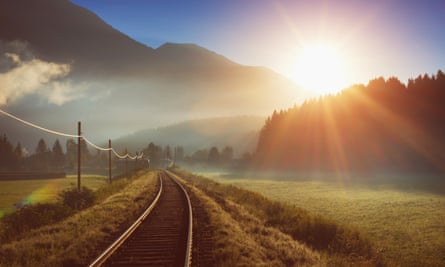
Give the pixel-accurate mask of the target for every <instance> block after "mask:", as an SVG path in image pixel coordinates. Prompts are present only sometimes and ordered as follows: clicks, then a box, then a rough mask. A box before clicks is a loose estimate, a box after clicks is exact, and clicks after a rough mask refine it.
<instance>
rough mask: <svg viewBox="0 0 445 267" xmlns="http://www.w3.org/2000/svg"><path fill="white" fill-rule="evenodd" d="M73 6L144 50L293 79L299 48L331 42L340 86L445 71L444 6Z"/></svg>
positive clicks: (145, 2)
mask: <svg viewBox="0 0 445 267" xmlns="http://www.w3.org/2000/svg"><path fill="white" fill-rule="evenodd" d="M72 2H73V3H75V4H78V5H80V6H83V7H85V8H87V9H89V10H91V11H93V12H94V13H96V14H97V15H99V16H100V17H101V18H102V19H103V20H105V21H106V22H107V23H109V24H111V25H112V26H113V27H115V28H116V29H118V30H120V31H122V32H124V33H125V34H127V35H129V36H130V37H132V38H134V39H136V40H138V41H140V42H142V43H145V44H147V45H148V46H150V47H153V48H156V47H158V46H159V45H161V44H162V43H164V42H176V43H195V44H198V45H200V46H203V47H205V48H207V49H210V50H212V51H215V52H217V53H219V54H222V55H224V56H226V57H228V58H230V59H231V60H234V61H236V62H238V63H241V64H245V65H261V66H266V67H269V68H271V69H273V70H275V71H277V72H279V73H282V74H283V75H285V76H287V77H289V78H291V79H293V80H296V81H297V82H298V75H296V72H297V70H296V68H295V65H296V62H298V61H299V59H300V58H299V55H300V53H301V51H302V49H303V47H306V46H311V45H313V44H330V45H332V46H335V47H336V49H337V51H339V55H341V57H340V58H341V60H343V61H344V63H345V68H344V72H345V73H346V74H347V79H346V80H345V81H344V86H347V85H349V84H353V83H366V82H367V81H368V80H369V79H372V78H375V77H378V76H384V77H390V76H397V77H399V78H400V79H401V80H402V81H403V82H405V81H406V80H407V79H408V78H410V77H415V76H417V75H418V74H422V73H430V74H432V73H436V71H437V70H438V69H442V70H444V69H445V29H444V26H445V15H444V14H445V1H432V0H425V1H417V0H405V1H403V0H375V1H363V0H342V1H320V0H314V1H298V0H296V1H290V0H225V1H217V0H203V1H197V0H195V1H186V0H185V1H173V0H127V1H122V0H73V1H72ZM319 64H324V63H323V62H321V63H319ZM339 86H340V85H339ZM341 86H343V84H342V85H341Z"/></svg>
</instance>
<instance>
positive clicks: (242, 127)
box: [113, 116, 266, 156]
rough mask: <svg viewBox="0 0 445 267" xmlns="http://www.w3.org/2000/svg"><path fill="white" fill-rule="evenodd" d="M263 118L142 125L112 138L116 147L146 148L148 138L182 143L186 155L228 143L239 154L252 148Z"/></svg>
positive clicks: (161, 142)
mask: <svg viewBox="0 0 445 267" xmlns="http://www.w3.org/2000/svg"><path fill="white" fill-rule="evenodd" d="M265 119H266V118H265V117H261V116H237V117H223V118H207V119H200V120H191V121H185V122H181V123H176V124H173V125H169V126H165V127H159V128H150V129H144V130H141V131H137V132H135V133H133V134H130V135H127V136H124V137H121V138H119V139H117V140H115V141H113V142H116V143H117V144H118V145H117V147H118V149H121V150H124V149H125V148H128V149H130V150H132V151H135V150H137V149H141V148H145V147H146V146H147V145H148V144H149V143H150V142H153V143H154V144H156V145H160V146H167V145H170V146H172V147H174V146H182V147H183V148H184V150H185V154H186V155H191V154H193V152H195V151H197V150H199V149H210V148H211V147H212V146H216V147H218V148H220V149H222V148H223V147H225V146H231V147H232V148H233V149H234V152H235V156H239V155H241V154H243V153H244V152H253V151H254V150H255V147H256V145H257V142H258V135H259V129H261V127H262V126H263V125H264V121H265ZM141 144H143V145H144V147H141Z"/></svg>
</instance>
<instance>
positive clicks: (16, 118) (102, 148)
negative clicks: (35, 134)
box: [0, 109, 144, 160]
mask: <svg viewBox="0 0 445 267" xmlns="http://www.w3.org/2000/svg"><path fill="white" fill-rule="evenodd" d="M0 113H1V114H3V115H5V116H8V117H10V118H12V119H14V120H16V121H19V122H21V123H23V124H25V125H28V126H31V127H33V128H36V129H39V130H41V131H44V132H47V133H50V134H54V135H59V136H64V137H70V138H82V139H83V140H85V142H86V143H87V144H89V145H90V146H92V147H94V148H96V149H98V150H101V151H110V150H111V151H112V152H113V154H114V155H115V156H116V157H118V158H120V159H126V158H129V159H132V160H135V159H140V158H142V157H143V155H144V153H141V154H140V155H137V154H136V155H135V156H131V155H130V154H128V153H126V154H125V155H120V154H119V153H118V152H116V150H114V148H112V147H101V146H98V145H96V144H94V143H93V142H91V141H90V140H89V139H88V138H86V137H85V136H83V135H76V134H67V133H62V132H59V131H54V130H51V129H48V128H45V127H42V126H39V125H37V124H34V123H32V122H29V121H26V120H24V119H21V118H19V117H17V116H14V115H12V114H11V113H9V112H6V111H4V110H2V109H0Z"/></svg>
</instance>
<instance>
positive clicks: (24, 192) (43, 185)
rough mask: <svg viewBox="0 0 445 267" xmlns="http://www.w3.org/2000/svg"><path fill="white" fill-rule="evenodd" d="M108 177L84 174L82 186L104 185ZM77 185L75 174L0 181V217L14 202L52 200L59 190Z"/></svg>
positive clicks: (94, 186)
mask: <svg viewBox="0 0 445 267" xmlns="http://www.w3.org/2000/svg"><path fill="white" fill-rule="evenodd" d="M107 183H108V177H105V176H98V175H84V176H82V177H81V184H82V186H85V187H88V188H90V189H92V190H97V189H98V188H100V187H102V186H104V185H106V184H107ZM76 186H77V175H70V176H67V177H66V178H61V179H48V180H21V181H0V218H1V217H3V216H4V215H5V214H7V213H10V212H13V211H14V210H15V208H14V204H15V203H22V204H36V203H48V202H54V201H56V200H57V199H58V195H59V193H60V192H62V191H63V190H65V189H67V188H71V187H76Z"/></svg>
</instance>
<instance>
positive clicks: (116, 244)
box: [88, 175, 163, 267]
mask: <svg viewBox="0 0 445 267" xmlns="http://www.w3.org/2000/svg"><path fill="white" fill-rule="evenodd" d="M158 177H159V182H160V186H159V191H158V193H157V195H156V197H155V199H154V200H153V202H152V203H151V204H150V206H149V207H148V208H147V209H146V210H145V211H144V212H143V213H142V215H141V216H140V217H139V218H138V219H137V220H136V221H135V222H134V223H133V224H132V225H131V226H130V227H129V228H128V229H127V230H126V231H125V232H124V233H123V234H122V235H121V236H120V237H118V238H117V239H116V241H114V242H113V244H111V245H110V246H109V247H108V248H107V249H106V250H105V251H104V252H103V253H102V254H100V255H99V256H98V257H97V258H96V259H95V260H94V261H93V262H92V263H91V264H90V265H88V266H89V267H96V266H101V265H102V264H103V263H104V262H105V261H106V260H107V259H108V258H109V257H110V256H111V255H112V254H113V253H114V252H115V251H116V250H117V249H118V248H119V247H120V246H121V245H122V244H123V243H124V242H125V240H127V239H128V238H129V237H130V236H131V234H132V233H133V232H134V231H135V230H136V229H137V228H138V227H139V225H140V224H141V223H142V222H143V221H144V220H145V219H146V218H147V216H148V215H149V214H150V212H151V211H152V210H153V208H154V207H155V206H156V204H157V203H158V200H159V198H160V196H161V193H162V189H163V185H162V179H161V176H160V175H159V176H158Z"/></svg>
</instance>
